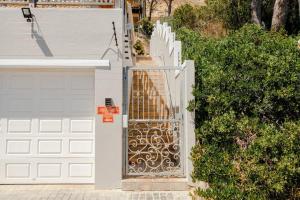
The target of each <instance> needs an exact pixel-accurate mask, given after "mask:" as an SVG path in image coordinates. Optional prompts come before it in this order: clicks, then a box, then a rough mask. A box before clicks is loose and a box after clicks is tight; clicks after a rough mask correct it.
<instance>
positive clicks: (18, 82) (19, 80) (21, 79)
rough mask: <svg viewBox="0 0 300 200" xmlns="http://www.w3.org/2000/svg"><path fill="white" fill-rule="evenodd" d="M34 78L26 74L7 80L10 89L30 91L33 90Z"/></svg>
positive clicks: (13, 76)
mask: <svg viewBox="0 0 300 200" xmlns="http://www.w3.org/2000/svg"><path fill="white" fill-rule="evenodd" d="M34 83H35V81H34V76H33V75H28V74H27V73H26V74H20V75H12V76H11V77H10V78H9V88H11V89H32V88H34Z"/></svg>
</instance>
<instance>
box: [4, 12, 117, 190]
mask: <svg viewBox="0 0 300 200" xmlns="http://www.w3.org/2000/svg"><path fill="white" fill-rule="evenodd" d="M31 10H32V13H33V14H34V15H35V20H34V22H33V23H28V22H26V20H25V19H24V18H23V16H22V12H21V9H20V8H0V19H1V21H0V59H99V60H101V59H104V60H109V61H110V64H111V66H110V69H106V70H103V69H95V119H96V127H95V128H96V133H95V134H96V138H95V152H96V159H95V160H96V166H95V174H96V188H99V189H116V188H120V187H121V179H122V151H123V147H122V115H121V114H119V115H116V116H115V119H114V123H107V124H104V123H102V116H101V117H100V116H98V115H96V107H97V106H102V105H105V97H108V98H112V99H113V101H114V103H115V105H116V106H119V107H120V109H121V110H120V111H121V113H122V58H121V57H120V56H119V55H118V53H117V52H118V49H117V48H116V46H115V41H114V40H111V39H112V35H113V28H112V21H115V23H116V30H117V38H118V43H119V49H120V50H122V35H123V25H122V24H123V17H122V10H121V9H81V8H74V9H72V8H66V9H64V8H49V9H48V8H34V9H31ZM105 52H106V53H105Z"/></svg>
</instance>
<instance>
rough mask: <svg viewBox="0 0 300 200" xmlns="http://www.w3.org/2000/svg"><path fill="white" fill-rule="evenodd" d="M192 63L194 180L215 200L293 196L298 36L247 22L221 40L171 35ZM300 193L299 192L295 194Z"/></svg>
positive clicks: (299, 90)
mask: <svg viewBox="0 0 300 200" xmlns="http://www.w3.org/2000/svg"><path fill="white" fill-rule="evenodd" d="M177 37H178V39H179V40H181V41H182V44H183V53H184V57H185V59H193V60H195V63H196V85H195V90H194V95H195V99H196V100H195V101H194V102H191V104H190V109H196V126H197V129H196V133H197V141H198V144H197V145H196V146H195V147H194V149H193V153H192V160H193V163H194V172H193V174H192V176H193V178H194V180H202V181H206V182H208V183H209V185H210V188H209V189H208V190H200V189H199V190H198V194H199V195H200V196H203V197H205V198H207V199H215V200H218V199H220V200H226V199H228V200H235V199H236V200H241V199H247V200H257V199H258V200H261V199H262V200H264V199H265V200H283V199H299V198H300V196H297V195H299V190H300V50H299V49H298V48H297V39H300V38H292V37H288V36H286V35H283V34H280V33H271V32H265V31H264V30H262V29H261V28H260V27H258V26H255V25H247V26H245V27H243V28H241V29H240V30H239V31H236V32H234V33H232V34H230V35H229V36H228V37H226V38H223V39H207V38H203V37H201V36H200V35H199V34H197V33H195V32H193V31H190V30H188V29H185V28H183V29H180V30H178V31H177ZM297 192H298V194H297Z"/></svg>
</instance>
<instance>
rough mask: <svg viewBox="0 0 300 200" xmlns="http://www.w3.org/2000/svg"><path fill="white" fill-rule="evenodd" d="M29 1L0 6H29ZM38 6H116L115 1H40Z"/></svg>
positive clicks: (4, 0) (1, 0) (8, 1)
mask: <svg viewBox="0 0 300 200" xmlns="http://www.w3.org/2000/svg"><path fill="white" fill-rule="evenodd" d="M28 3H29V1H28V0H0V4H28ZM36 4H37V5H45V4H46V5H107V6H113V5H115V0H38V1H37V2H36Z"/></svg>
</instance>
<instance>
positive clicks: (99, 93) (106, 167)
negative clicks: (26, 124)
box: [95, 65, 123, 189]
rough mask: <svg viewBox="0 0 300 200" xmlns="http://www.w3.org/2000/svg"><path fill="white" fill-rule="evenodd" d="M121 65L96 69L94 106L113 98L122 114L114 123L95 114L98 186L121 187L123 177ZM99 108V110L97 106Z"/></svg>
mask: <svg viewBox="0 0 300 200" xmlns="http://www.w3.org/2000/svg"><path fill="white" fill-rule="evenodd" d="M122 81H123V79H122V68H121V67H120V66H117V65H115V66H114V68H112V70H101V69H96V70H95V106H96V107H98V106H105V98H111V99H112V101H113V103H114V105H115V106H118V107H119V108H120V113H119V114H116V115H114V116H113V118H114V119H113V122H112V123H104V122H103V116H99V115H96V117H95V127H96V130H95V134H96V136H95V157H96V158H95V161H96V162H95V163H96V164H95V184H96V189H118V188H121V180H122V166H123V165H122V156H123V146H122V102H123V97H122V87H123V86H122V85H123V84H122ZM95 110H96V109H95Z"/></svg>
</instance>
